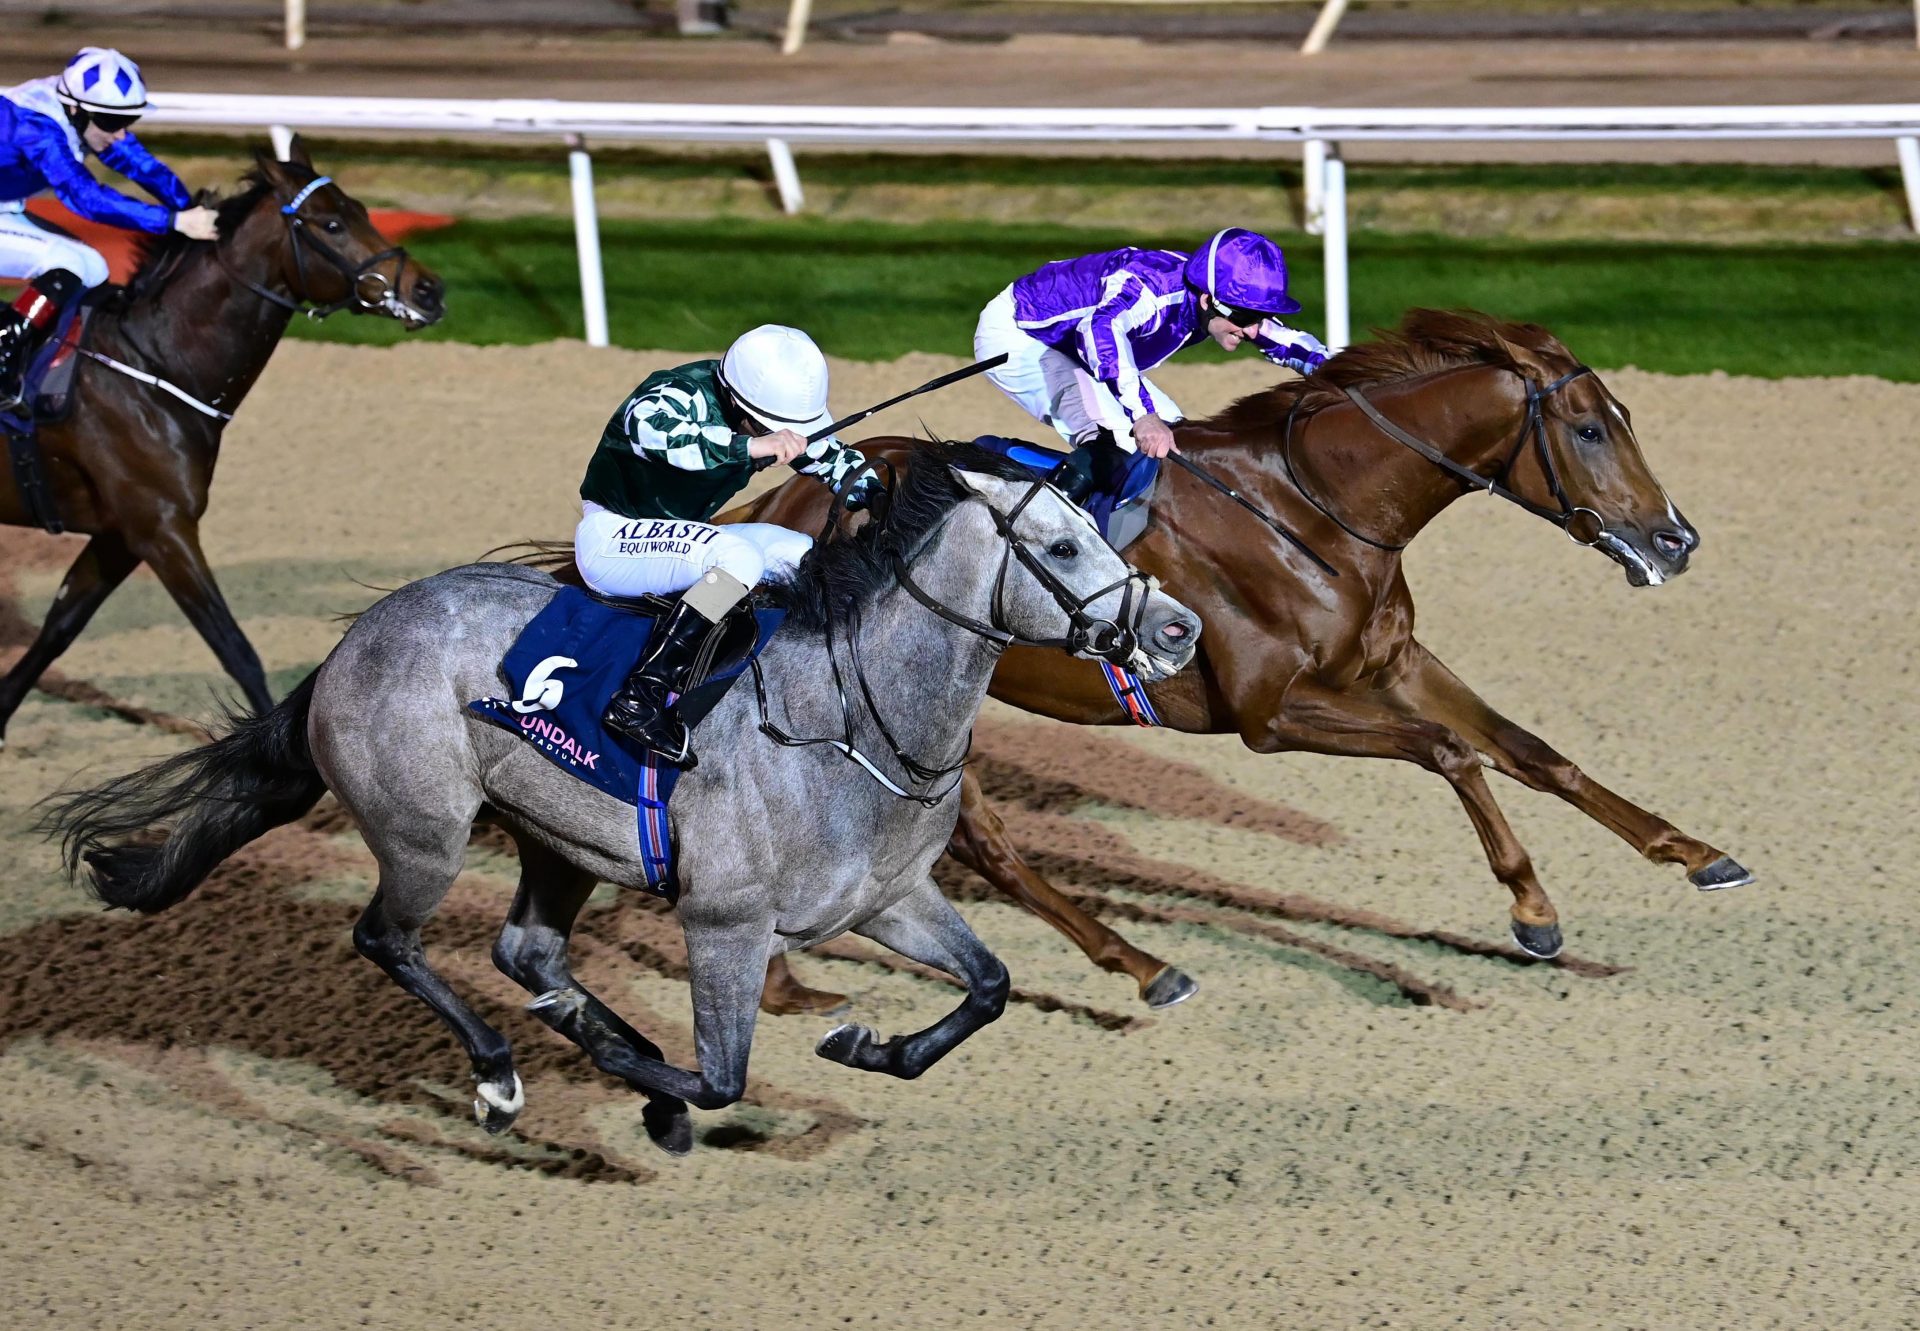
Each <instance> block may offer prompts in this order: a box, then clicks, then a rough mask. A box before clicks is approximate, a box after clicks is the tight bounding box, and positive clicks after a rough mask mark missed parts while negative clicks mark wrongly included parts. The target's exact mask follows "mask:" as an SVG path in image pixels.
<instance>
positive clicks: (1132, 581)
mask: <svg viewBox="0 0 1920 1331" xmlns="http://www.w3.org/2000/svg"><path fill="white" fill-rule="evenodd" d="M875 464H876V465H878V466H883V467H886V469H887V471H888V472H889V477H888V486H887V489H885V490H881V491H879V492H878V494H877V495H876V496H875V498H874V500H873V501H870V502H871V503H872V504H873V505H874V506H875V507H877V508H878V509H879V511H876V512H873V513H872V517H871V519H870V520H871V521H873V522H881V521H884V520H885V517H886V514H885V508H884V506H885V504H886V499H885V498H884V496H885V495H886V494H887V493H889V492H890V491H891V489H892V483H893V477H892V475H891V473H892V472H893V467H892V465H891V464H890V463H888V462H887V461H886V460H885V459H883V458H877V459H875ZM1046 488H1047V483H1046V481H1045V480H1036V481H1034V483H1033V486H1032V488H1031V489H1029V490H1028V491H1027V493H1026V494H1025V495H1024V496H1023V497H1022V498H1021V500H1020V502H1019V503H1018V504H1015V505H1014V506H1013V510H1012V511H1011V512H1009V513H1002V512H1000V510H999V509H997V508H994V507H993V506H992V505H991V504H989V505H988V506H987V511H988V512H989V513H991V514H992V515H993V525H994V527H995V528H996V529H997V530H998V531H999V533H1000V537H1001V541H1002V550H1001V555H1000V571H999V574H998V575H997V576H996V578H995V579H994V585H993V597H992V600H991V601H990V602H989V603H988V605H989V608H988V612H987V622H985V623H982V622H981V621H979V620H977V619H974V618H973V617H972V616H970V615H966V614H962V613H961V612H960V611H958V610H955V609H954V608H953V607H952V606H949V605H947V604H946V603H944V602H943V601H941V600H940V599H939V598H938V597H937V596H935V595H933V594H932V593H931V592H929V591H927V590H926V588H924V587H922V586H921V585H920V584H919V583H918V582H916V581H914V578H913V575H912V573H911V572H910V569H909V561H908V560H907V559H906V558H904V557H902V556H901V555H898V554H896V555H895V556H894V557H893V573H894V577H895V579H896V580H897V581H898V582H899V584H900V586H901V587H902V588H904V589H905V590H906V592H907V594H908V595H910V596H911V597H913V599H914V600H916V601H918V602H919V603H920V604H921V605H923V606H925V607H926V608H927V609H929V610H931V611H932V612H933V613H934V614H936V615H938V616H939V617H940V618H942V619H944V620H946V621H947V622H948V623H949V624H953V625H956V626H957V627H959V628H963V629H965V630H967V632H969V633H971V634H973V635H975V636H976V637H979V638H983V639H985V640H986V641H987V642H988V643H989V644H990V645H991V648H992V650H993V651H994V652H995V654H998V653H1000V652H1003V651H1005V650H1006V649H1007V648H1008V647H1010V646H1014V645H1019V646H1023V647H1058V648H1061V649H1062V650H1065V651H1068V652H1072V653H1074V654H1076V655H1081V654H1085V655H1090V656H1097V657H1100V658H1102V659H1104V660H1107V661H1109V662H1111V663H1113V664H1114V665H1123V666H1124V665H1132V666H1138V665H1139V664H1140V661H1139V659H1138V658H1140V657H1141V656H1142V655H1143V653H1142V651H1141V647H1140V630H1141V621H1142V620H1144V619H1145V617H1146V613H1147V599H1148V597H1149V596H1151V595H1152V593H1153V592H1154V591H1156V590H1157V589H1158V588H1159V586H1160V583H1159V580H1158V579H1157V578H1153V577H1150V576H1148V575H1147V574H1144V573H1141V572H1140V571H1139V570H1137V569H1135V568H1134V567H1132V566H1131V565H1128V566H1127V572H1126V575H1125V576H1124V577H1121V578H1119V579H1117V580H1115V581H1113V582H1110V583H1108V584H1107V585H1106V586H1104V587H1102V588H1100V589H1099V590H1098V591H1096V592H1093V593H1091V594H1089V595H1087V596H1083V597H1079V598H1076V597H1075V596H1074V594H1073V589H1072V588H1070V587H1068V586H1067V585H1066V583H1064V582H1063V581H1061V580H1060V578H1059V577H1058V576H1057V575H1056V574H1055V573H1054V572H1053V571H1052V570H1051V569H1049V568H1047V567H1046V565H1045V564H1044V563H1043V562H1042V561H1041V559H1040V556H1039V555H1037V554H1035V553H1034V552H1033V549H1032V547H1030V546H1029V545H1028V544H1027V542H1026V541H1024V540H1023V539H1021V537H1020V536H1019V535H1018V534H1016V533H1015V531H1014V529H1013V528H1014V523H1015V522H1017V521H1018V520H1019V517H1020V514H1021V512H1022V511H1023V510H1024V509H1025V508H1026V507H1027V505H1028V504H1030V503H1032V502H1033V499H1034V496H1036V495H1038V494H1039V493H1041V492H1042V491H1043V490H1045V489H1046ZM844 498H845V496H844V485H843V490H842V491H841V492H836V493H835V495H834V501H833V504H832V505H831V506H830V507H829V509H828V513H827V523H826V527H825V529H824V530H823V536H824V532H825V531H831V530H832V529H833V528H834V527H835V525H836V523H835V517H836V513H837V510H838V509H839V508H840V506H841V504H842V503H843V502H844ZM917 557H918V555H917V554H916V555H915V558H917ZM1015 559H1018V560H1019V561H1020V563H1021V565H1022V566H1024V567H1025V568H1026V570H1027V572H1029V573H1030V574H1032V575H1033V577H1034V579H1035V580H1036V581H1037V582H1039V584H1040V585H1041V586H1042V587H1044V588H1046V590H1047V592H1048V594H1050V595H1051V596H1052V597H1053V599H1054V603H1055V604H1056V605H1058V606H1059V607H1060V609H1061V610H1063V611H1065V612H1066V615H1067V624H1068V628H1067V633H1066V636H1064V637H1060V638H1029V637H1024V636H1022V635H1021V634H1018V633H1015V632H1013V631H1012V630H1011V629H1009V628H1008V627H1007V626H1006V623H1005V618H1006V616H1005V611H1004V597H1005V592H1006V583H1007V574H1008V572H1009V571H1010V569H1011V566H1012V561H1013V560H1015ZM1115 590H1118V591H1120V593H1121V597H1120V610H1119V614H1118V616H1117V617H1116V618H1114V619H1103V618H1101V617H1099V616H1097V615H1094V614H1092V613H1091V612H1090V611H1089V610H1088V609H1087V607H1088V606H1090V605H1091V604H1093V602H1095V601H1097V600H1099V599H1100V598H1101V597H1103V596H1105V595H1107V594H1108V593H1109V592H1112V591H1115ZM847 619H848V630H849V631H848V635H847V659H848V660H849V661H850V662H851V663H852V665H853V676H854V681H855V682H856V683H857V684H858V686H859V690H860V697H861V699H862V700H863V701H864V702H865V704H866V710H867V715H868V716H870V717H872V718H873V723H874V726H875V728H877V729H878V730H879V732H880V737H881V738H882V739H884V740H885V741H886V742H887V747H888V748H889V749H890V750H892V752H893V757H894V761H895V762H897V763H899V764H900V769H901V771H903V772H904V773H905V774H906V777H907V781H908V782H909V783H910V784H913V785H917V786H919V787H920V789H918V790H911V789H907V788H906V787H903V786H902V785H901V784H900V783H898V782H896V781H894V780H893V778H891V777H889V776H888V775H887V774H886V773H885V772H883V771H881V770H880V768H879V766H878V765H877V764H876V763H874V762H873V760H872V759H870V758H868V757H867V756H866V755H865V754H863V753H861V752H860V750H859V749H857V748H856V747H854V742H853V740H854V703H853V697H852V695H851V694H850V693H849V692H848V690H847V684H846V678H845V676H844V675H843V674H842V673H841V669H840V658H839V655H838V654H837V653H836V652H835V651H834V650H833V618H832V616H831V615H829V616H828V618H827V626H826V638H827V663H828V665H829V666H830V667H832V670H833V685H834V689H835V691H836V692H837V693H838V694H839V698H840V714H841V721H842V734H841V736H840V737H838V738H836V737H833V736H820V737H818V738H814V739H800V738H797V737H795V736H793V735H790V734H788V733H787V732H785V731H783V730H781V729H780V728H779V727H778V726H776V725H774V723H773V720H772V718H771V716H770V714H769V713H768V711H767V686H766V677H765V675H764V674H763V673H762V671H761V668H760V661H759V658H758V657H755V658H754V660H753V662H752V668H753V688H754V694H755V696H756V697H757V699H758V700H759V706H760V731H761V733H762V734H764V735H766V736H767V738H769V739H771V740H773V741H774V743H776V744H779V745H782V746H784V747H787V748H803V747H806V746H808V745H813V744H826V745H829V746H831V747H833V748H835V749H838V750H839V751H840V752H841V753H843V754H845V755H846V756H847V758H849V759H850V760H852V761H853V762H855V763H857V764H858V765H859V766H860V767H861V768H862V769H864V770H865V771H866V773H867V775H869V776H871V777H872V778H873V779H874V780H875V781H877V782H879V783H880V785H881V786H883V787H885V788H886V789H887V790H888V791H890V792H892V793H893V794H894V795H895V796H897V797H899V798H900V799H907V800H912V801H914V802H915V803H917V804H919V805H921V806H922V807H924V808H929V809H931V808H933V807H934V806H935V805H937V804H939V803H940V802H941V801H942V800H944V799H946V798H947V796H949V795H951V794H952V793H953V791H954V788H955V787H957V786H958V785H959V784H960V772H961V770H962V769H963V768H965V767H966V765H967V759H968V757H969V756H971V754H972V752H973V731H972V730H971V729H969V730H968V731H967V743H966V747H965V748H964V749H963V750H962V751H961V754H960V757H959V760H958V761H956V762H953V763H950V764H948V765H947V766H945V767H933V766H929V765H928V764H926V763H923V762H921V761H919V760H918V759H916V758H914V757H913V756H911V755H910V754H908V753H907V752H906V750H905V748H904V747H903V746H902V745H901V743H900V741H899V740H897V739H895V738H894V736H893V731H892V730H891V729H889V728H888V726H887V723H886V720H885V719H884V718H883V717H882V716H881V714H880V704H879V702H878V700H877V699H876V698H875V697H874V695H873V687H872V685H871V684H869V683H868V681H867V672H866V668H865V667H864V666H863V665H861V663H860V622H861V621H860V608H859V605H858V603H856V602H853V601H849V602H848V603H847ZM943 781H944V782H945V783H946V784H945V785H941V783H942V782H943ZM936 786H938V787H939V789H938V790H936V789H934V788H935V787H936Z"/></svg>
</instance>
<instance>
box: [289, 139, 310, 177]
mask: <svg viewBox="0 0 1920 1331" xmlns="http://www.w3.org/2000/svg"><path fill="white" fill-rule="evenodd" d="M287 160H288V161H289V162H295V163H298V164H299V165H301V166H304V167H306V168H307V170H309V171H311V170H313V158H312V157H310V156H308V155H307V145H306V143H305V142H303V141H302V140H301V138H300V136H299V135H298V134H296V135H294V136H293V138H292V139H291V140H290V141H289V142H288V144H287Z"/></svg>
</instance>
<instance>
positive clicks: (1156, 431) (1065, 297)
mask: <svg viewBox="0 0 1920 1331" xmlns="http://www.w3.org/2000/svg"><path fill="white" fill-rule="evenodd" d="M1299 309H1300V302H1299V301H1297V300H1295V299H1294V298H1293V297H1292V296H1291V295H1289V294H1288V292H1287V262H1286V257H1285V255H1283V254H1282V253H1281V252H1280V247H1279V246H1278V245H1276V244H1274V242H1273V241H1271V240H1269V239H1268V238H1267V237H1265V236H1263V235H1261V234H1260V233H1259V232H1257V231H1249V230H1247V229H1246V228H1244V227H1228V228H1226V229H1225V230H1223V231H1219V232H1216V233H1215V234H1214V235H1213V236H1212V237H1211V238H1210V239H1209V240H1208V241H1207V242H1206V243H1205V244H1204V245H1202V246H1201V247H1200V248H1199V249H1197V250H1195V251H1193V252H1192V253H1191V254H1181V253H1178V252H1176V251H1173V250H1142V249H1131V248H1129V249H1120V250H1109V251H1107V252H1105V253H1102V254H1088V255H1083V256H1082V257H1080V258H1077V259H1061V260H1059V261H1057V262H1054V263H1049V264H1045V265H1043V266H1041V267H1040V268H1039V269H1037V270H1036V271H1034V272H1031V273H1028V274H1027V275H1026V276H1025V277H1022V278H1019V279H1018V280H1016V281H1015V282H1014V283H1013V284H1012V285H1010V286H1009V287H1007V289H1006V290H1004V291H1002V292H1001V293H1000V294H999V295H998V296H996V297H994V299H993V300H992V301H991V302H990V303H989V304H988V305H987V308H986V309H985V310H983V311H981V314H980V322H979V325H978V327H977V328H976V330H975V332H974V335H973V351H974V355H975V357H976V358H978V359H980V360H986V359H988V358H989V357H992V356H997V355H999V354H1000V353H1002V352H1005V353H1006V356H1007V361H1006V364H1004V365H1002V366H1000V367H999V368H997V369H994V370H991V371H989V372H988V375H987V377H988V378H989V379H991V380H992V381H993V383H994V386H995V387H997V388H999V389H1000V391H1001V392H1003V393H1005V394H1006V395H1007V396H1008V397H1010V398H1012V399H1013V400H1014V401H1015V402H1017V403H1019V404H1020V406H1021V408H1022V409H1023V410H1024V411H1026V413H1027V414H1028V415H1030V416H1032V417H1033V418H1034V419H1035V420H1037V421H1041V422H1043V423H1045V424H1047V425H1051V426H1052V427H1053V428H1054V429H1055V430H1057V431H1058V432H1059V434H1060V436H1061V438H1063V439H1065V440H1066V441H1067V443H1068V444H1070V445H1072V446H1073V448H1074V449H1075V454H1074V458H1075V462H1076V468H1077V469H1078V471H1079V472H1080V475H1079V476H1077V477H1070V478H1069V482H1068V492H1069V494H1070V496H1071V497H1073V498H1075V499H1079V498H1082V497H1083V496H1084V494H1085V492H1086V490H1087V489H1088V488H1091V485H1092V480H1093V474H1094V472H1095V471H1097V470H1101V469H1104V468H1110V467H1111V466H1112V465H1113V464H1115V463H1116V462H1117V461H1118V458H1117V455H1116V454H1115V450H1119V451H1123V452H1128V453H1131V452H1133V451H1135V450H1136V449H1137V450H1138V451H1140V452H1142V453H1145V454H1146V455H1147V456H1149V457H1156V458H1159V457H1165V456H1166V455H1167V453H1168V452H1169V451H1170V450H1171V449H1172V447H1173V431H1172V430H1171V429H1169V428H1168V427H1169V426H1170V425H1172V424H1173V423H1174V422H1176V421H1179V420H1181V419H1183V413H1182V412H1181V410H1180V408H1179V406H1178V404H1176V403H1175V402H1174V400H1173V399H1172V398H1170V397H1168V396H1167V394H1166V392H1165V391H1164V390H1162V389H1161V388H1160V387H1159V386H1158V385H1157V384H1155V383H1154V382H1153V381H1152V380H1151V379H1149V378H1147V371H1148V370H1151V369H1153V368H1154V367H1155V366H1157V365H1159V364H1161V363H1162V362H1163V361H1165V360H1167V359H1168V358H1169V357H1170V356H1172V355H1174V353H1176V352H1178V351H1181V350H1183V349H1185V348H1187V347H1191V346H1197V345H1199V344H1200V343H1202V342H1205V341H1207V340H1208V339H1212V340H1213V341H1214V342H1216V343H1218V344H1219V345H1220V346H1221V347H1222V348H1224V349H1225V350H1227V351H1232V350H1234V349H1235V348H1237V347H1238V346H1239V345H1240V344H1241V343H1242V342H1251V343H1252V344H1253V345H1254V346H1255V347H1256V348H1258V349H1259V351H1260V354H1261V355H1263V356H1265V357H1266V358H1267V359H1268V360H1270V361H1272V362H1273V363H1274V364H1276V365H1284V366H1286V367H1288V368H1289V369H1292V370H1296V371H1298V372H1299V373H1301V374H1312V373H1313V372H1314V371H1315V370H1317V369H1318V368H1319V367H1320V363H1321V362H1322V361H1324V360H1325V359H1326V356H1327V349H1326V347H1324V346H1323V345H1321V343H1320V340H1319V339H1318V338H1316V337H1314V336H1313V335H1312V334H1311V333H1303V332H1299V331H1297V330H1295V329H1292V328H1289V327H1288V326H1287V325H1286V324H1285V323H1283V322H1281V319H1282V317H1283V316H1286V315H1291V314H1294V313H1296V312H1297V311H1298V310H1299ZM1075 481H1078V482H1079V484H1077V485H1076V484H1075V483H1074V482H1075ZM1076 490H1078V493H1075V491H1076Z"/></svg>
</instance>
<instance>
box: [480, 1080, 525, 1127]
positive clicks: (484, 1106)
mask: <svg viewBox="0 0 1920 1331" xmlns="http://www.w3.org/2000/svg"><path fill="white" fill-rule="evenodd" d="M473 1094H474V1099H473V1121H474V1122H476V1123H478V1124H479V1125H480V1126H481V1127H483V1128H485V1129H486V1130H487V1131H488V1132H490V1133H492V1134H493V1135H494V1136H496V1137H497V1136H499V1135H500V1134H501V1133H503V1132H505V1131H506V1130H507V1129H508V1128H510V1127H512V1126H513V1121H514V1120H515V1119H516V1118H519V1117H520V1111H521V1110H522V1109H525V1108H526V1107H527V1093H526V1089H525V1088H524V1087H523V1086H521V1084H520V1074H519V1073H517V1072H516V1073H514V1074H513V1084H512V1086H508V1085H507V1084H506V1083H504V1082H501V1083H498V1084H496V1083H493V1082H484V1081H483V1082H481V1083H480V1084H479V1085H478V1086H476V1087H474V1090H473Z"/></svg>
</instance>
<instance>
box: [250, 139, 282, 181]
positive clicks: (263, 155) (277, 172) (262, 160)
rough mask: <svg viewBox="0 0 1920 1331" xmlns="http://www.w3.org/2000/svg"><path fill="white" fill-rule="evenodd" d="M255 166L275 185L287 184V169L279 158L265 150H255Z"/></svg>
mask: <svg viewBox="0 0 1920 1331" xmlns="http://www.w3.org/2000/svg"><path fill="white" fill-rule="evenodd" d="M253 164H254V165H255V166H257V167H259V168H260V174H261V175H263V176H265V177H266V178H267V179H268V180H270V181H271V182H273V183H274V184H276V185H284V184H286V183H287V168H286V167H285V165H283V164H282V163H281V161H280V159H279V158H277V157H275V156H274V155H273V154H272V153H270V152H268V151H267V150H266V149H265V148H255V149H254V150H253Z"/></svg>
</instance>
